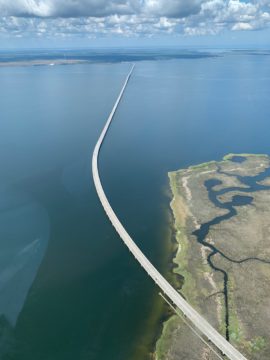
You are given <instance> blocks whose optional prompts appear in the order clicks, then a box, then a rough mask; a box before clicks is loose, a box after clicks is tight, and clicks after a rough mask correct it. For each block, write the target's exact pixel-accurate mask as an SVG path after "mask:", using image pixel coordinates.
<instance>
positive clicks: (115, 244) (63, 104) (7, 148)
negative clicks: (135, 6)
mask: <svg viewBox="0 0 270 360" xmlns="http://www.w3.org/2000/svg"><path fill="white" fill-rule="evenodd" d="M128 69H129V64H127V63H115V64H110V63H108V64H106V63H102V64H85V65H72V66H55V67H46V66H44V67H25V68H22V67H21V68H20V67H14V68H0V81H1V87H0V109H1V122H0V147H1V151H0V165H1V194H5V197H4V196H3V198H2V199H5V202H4V201H3V206H2V208H1V210H2V211H1V215H0V234H1V237H0V245H1V249H2V254H4V256H2V257H1V258H0V281H1V280H3V282H4V281H6V282H5V284H7V285H6V286H9V289H10V292H9V293H8V292H6V291H4V292H2V293H1V296H9V298H8V299H7V300H6V303H9V304H10V305H12V306H10V307H9V308H7V307H4V306H3V307H2V305H1V303H0V311H1V312H2V314H3V315H2V317H1V319H0V330H1V334H2V341H1V344H2V345H1V354H2V355H1V357H2V358H3V359H4V360H6V359H12V360H31V359H33V360H34V359H35V360H36V359H39V360H43V359H44V360H45V359H46V360H48V359H50V360H62V359H63V360H64V359H65V360H69V359H72V360H73V359H88V360H96V359H97V360H103V359H104V360H105V359H106V360H107V359H113V360H114V359H115V360H127V359H130V360H133V359H136V360H143V359H149V356H148V354H149V351H151V349H152V347H153V343H154V341H155V336H156V335H157V329H158V324H159V323H160V316H161V310H162V308H161V306H162V302H161V300H160V299H159V298H158V289H156V288H155V286H154V285H153V284H152V281H151V280H150V279H149V278H148V277H147V276H146V275H145V273H144V272H143V270H142V269H141V268H140V266H138V264H137V263H136V261H135V260H134V259H133V258H132V256H131V255H130V253H129V252H128V250H127V249H126V248H125V247H124V245H123V244H122V242H121V240H120V239H119V238H118V237H117V235H116V234H115V232H114V230H113V228H112V227H111V225H110V223H109V221H108V220H107V218H106V216H105V215H104V212H103V209H102V207H101V205H100V204H99V201H98V198H97V196H96V193H95V190H94V187H93V182H92V179H91V167H90V165H91V154H92V150H93V147H94V145H95V142H96V140H97V138H98V136H99V133H100V131H101V129H102V127H103V125H104V122H105V120H106V118H107V115H108V114H109V112H110V110H111V107H112V105H113V103H114V101H115V99H116V97H117V94H118V92H119V90H120V88H121V86H122V83H123V80H124V78H125V76H126V74H127V72H128ZM269 85H270V68H269V57H268V56H267V55H254V54H247V53H228V54H219V56H218V57H201V56H198V57H196V56H194V57H193V58H186V59H184V58H183V59H171V60H166V61H158V60H155V61H141V62H139V63H138V64H137V66H136V69H135V72H134V75H133V77H132V79H131V81H130V83H129V85H128V88H127V91H126V93H125V96H124V98H123V101H122V102H121V105H120V107H119V110H118V112H117V114H116V117H115V119H114V122H113V125H112V127H111V129H110V132H109V134H108V136H107V138H106V141H105V144H104V146H103V147H102V151H101V158H100V167H101V178H102V181H103V184H104V189H105V191H106V192H107V194H108V198H109V199H110V201H111V204H112V206H113V207H114V209H115V211H116V213H117V214H118V215H119V218H120V219H121V220H122V221H123V223H124V224H125V225H126V228H127V229H128V231H129V232H130V234H131V235H132V237H134V239H135V240H136V242H137V244H138V245H139V246H140V247H141V248H142V249H143V251H144V252H145V253H146V255H147V256H148V257H149V258H150V259H151V260H152V261H153V263H154V264H155V265H156V266H157V267H158V268H159V269H161V271H162V272H163V273H166V268H168V267H169V266H168V261H169V254H168V236H169V232H168V231H167V230H168V226H169V225H168V217H167V211H168V209H169V201H170V199H169V197H168V196H167V190H168V180H167V172H168V171H171V170H175V169H178V168H185V167H187V166H188V165H191V164H197V163H201V162H205V161H209V160H213V159H216V160H219V159H221V157H222V156H223V155H224V154H227V153H231V152H233V153H269V152H270V151H269V140H268V134H269V110H270V105H269V95H270V94H269V93H270V86H269ZM34 214H35V215H34ZM18 224H21V225H20V226H18ZM38 241H39V242H40V244H42V245H40V246H39V247H38V250H37V251H35V246H37V244H38ZM31 244H32V245H31ZM23 249H25V251H24V252H22V251H23ZM21 252H22V253H23V254H27V256H26V255H25V257H24V258H23V260H21V262H20V264H21V267H22V268H24V269H25V271H24V272H22V271H16V269H15V267H14V261H13V260H14V258H15V259H16V256H18V254H21ZM5 254H9V257H7V256H6V255H5ZM15 263H16V264H17V261H15ZM26 264H27V266H26ZM7 273H8V274H10V278H9V279H8V280H7V278H6V277H5V276H4V275H5V274H7ZM14 273H15V275H16V276H15V275H14ZM3 274H4V275H3ZM19 284H21V286H20V287H19V286H18V285H19ZM0 291H1V289H0ZM8 294H9V295H8ZM14 294H16V297H15V296H14ZM13 304H15V305H16V306H15V305H14V306H13ZM7 319H8V320H7Z"/></svg>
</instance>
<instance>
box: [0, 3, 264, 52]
mask: <svg viewBox="0 0 270 360" xmlns="http://www.w3.org/2000/svg"><path fill="white" fill-rule="evenodd" d="M91 46H93V47H99V46H100V47H108V46H112V47H113V46H138V47H140V46H142V47H143V46H147V47H150V46H180V47H181V46H183V47H189V46H190V47H208V48H267V49H269V48H270V0H0V49H7V48H32V47H34V48H35V47H37V48H41V47H44V48H46V47H52V48H57V47H68V48H80V47H91Z"/></svg>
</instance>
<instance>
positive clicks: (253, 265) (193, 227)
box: [156, 154, 270, 360]
mask: <svg viewBox="0 0 270 360" xmlns="http://www.w3.org/2000/svg"><path fill="white" fill-rule="evenodd" d="M169 179H170V187H171V191H172V195H173V199H172V202H171V208H172V212H173V215H174V227H175V240H176V242H177V251H176V256H175V258H174V260H173V262H174V268H173V271H174V273H175V274H178V275H179V276H180V277H181V279H182V286H181V289H180V290H179V291H180V292H181V294H182V295H183V296H184V297H185V298H186V299H187V301H188V302H189V303H190V304H191V305H193V306H194V308H196V309H197V310H198V311H199V312H200V313H201V314H202V315H203V316H204V317H205V318H206V319H207V320H208V321H209V322H210V323H211V324H212V325H213V326H214V327H215V328H216V329H217V330H219V331H220V332H221V333H222V334H223V335H224V337H226V338H227V340H228V341H230V342H231V343H232V344H233V345H234V346H235V347H236V348H238V349H239V350H240V351H241V352H242V353H243V354H244V355H245V356H246V357H247V358H249V359H260V360H264V359H265V360H266V359H269V356H270V336H269V334H270V186H269V184H270V158H269V156H267V155H253V154H238V155H236V154H229V155H227V156H225V157H224V158H223V160H222V161H220V162H217V161H211V162H209V163H204V164H200V165H198V166H192V167H189V168H188V169H182V170H179V171H175V172H170V173H169ZM190 333H191V330H190V329H189V328H188V326H187V325H186V324H185V323H184V321H183V320H182V319H181V318H180V317H178V316H176V315H174V316H172V317H170V319H169V320H168V321H167V322H165V323H164V327H163V332H162V335H161V338H160V339H159V341H158V343H157V349H156V358H157V359H159V360H161V359H167V360H169V359H194V360H196V359H217V356H216V355H215V354H214V353H212V352H211V351H210V350H209V348H208V347H207V346H206V345H205V344H204V343H203V342H202V341H201V340H200V339H199V338H198V337H197V336H195V335H193V336H191V334H190Z"/></svg>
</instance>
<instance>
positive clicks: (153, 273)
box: [92, 65, 247, 360]
mask: <svg viewBox="0 0 270 360" xmlns="http://www.w3.org/2000/svg"><path fill="white" fill-rule="evenodd" d="M133 69H134V65H133V66H132V68H131V70H130V72H129V74H128V76H127V78H126V80H125V83H124V85H123V87H122V90H121V92H120V94H119V96H118V98H117V100H116V103H115V105H114V107H113V109H112V111H111V113H110V115H109V118H108V120H107V122H106V124H105V126H104V128H103V130H102V132H101V135H100V137H99V139H98V142H97V144H96V146H95V149H94V152H93V157H92V172H93V179H94V184H95V187H96V191H97V194H98V196H99V199H100V201H101V204H102V206H103V208H104V210H105V212H106V214H107V216H108V217H109V219H110V221H111V223H112V225H113V226H114V228H115V229H116V231H117V232H118V234H119V236H120V237H121V238H122V240H123V241H124V243H125V245H126V246H127V247H128V249H129V250H130V251H131V252H132V254H133V255H134V257H135V258H136V260H137V261H138V262H139V263H140V264H141V266H142V267H143V268H144V270H145V271H146V272H147V273H148V275H149V276H150V277H151V278H152V279H153V280H154V281H155V283H156V284H157V285H158V286H159V288H160V289H161V290H162V292H163V293H164V294H165V295H166V296H167V298H169V299H170V300H171V301H172V303H174V304H175V305H176V307H177V308H178V309H180V310H181V311H182V312H183V314H184V315H185V316H186V317H187V318H188V319H189V320H190V321H191V322H192V323H193V325H195V327H196V328H197V329H198V330H200V332H201V333H203V334H204V335H205V336H206V337H207V338H208V340H210V341H211V342H212V343H213V344H214V345H215V346H216V347H217V348H218V349H219V350H220V351H221V352H222V353H223V354H225V355H226V356H227V357H228V358H229V359H230V360H247V359H246V358H245V357H244V356H243V355H242V354H241V353H240V352H239V351H238V350H237V349H235V348H234V347H233V346H232V345H231V344H230V343H229V342H228V341H227V340H226V339H225V338H224V337H223V336H222V335H220V334H219V333H218V332H217V331H216V330H215V329H214V328H213V326H212V325H210V324H209V323H208V322H207V321H206V320H205V319H204V318H203V317H202V316H201V315H200V314H199V313H198V312H197V311H196V310H194V309H193V307H192V306H191V305H189V304H188V303H187V302H186V301H185V300H184V298H183V297H182V296H181V295H180V294H179V292H178V291H176V290H175V289H174V288H173V287H172V286H171V285H170V284H169V283H168V281H167V280H166V279H165V278H164V277H163V276H162V275H161V274H160V273H159V271H158V270H157V269H156V268H155V267H154V266H153V265H152V263H151V262H150V261H149V260H148V259H147V257H146V256H145V255H144V254H143V252H142V251H141V250H140V249H139V248H138V246H137V245H136V244H135V242H134V241H133V240H132V238H131V237H130V236H129V234H128V233H127V231H126V230H125V228H124V226H123V225H122V224H121V222H120V220H119V219H118V217H117V216H116V214H115V212H114V211H113V209H112V207H111V205H110V203H109V201H108V199H107V197H106V195H105V192H104V190H103V187H102V184H101V181H100V177H99V171H98V155H99V151H100V147H101V145H102V143H103V141H104V138H105V136H106V133H107V131H108V129H109V126H110V124H111V122H112V119H113V117H114V114H115V112H116V110H117V107H118V105H119V103H120V101H121V98H122V96H123V94H124V91H125V89H126V86H127V84H128V82H129V80H130V77H131V75H132V72H133Z"/></svg>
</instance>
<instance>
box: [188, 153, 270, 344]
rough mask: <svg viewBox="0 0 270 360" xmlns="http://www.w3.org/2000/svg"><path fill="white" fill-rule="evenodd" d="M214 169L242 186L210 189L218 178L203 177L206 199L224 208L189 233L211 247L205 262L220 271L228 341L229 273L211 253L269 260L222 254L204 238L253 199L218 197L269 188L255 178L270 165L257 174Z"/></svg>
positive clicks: (269, 173)
mask: <svg viewBox="0 0 270 360" xmlns="http://www.w3.org/2000/svg"><path fill="white" fill-rule="evenodd" d="M245 159H246V158H245V157H240V156H237V157H233V158H232V159H231V161H234V162H243V161H245ZM217 173H219V174H224V175H227V176H233V177H235V178H237V180H238V181H240V182H241V183H242V184H243V186H245V187H241V186H235V187H234V186H232V187H227V188H223V189H220V190H214V187H215V186H217V185H221V184H222V181H220V180H218V179H215V178H213V179H209V180H206V181H205V183H204V185H205V187H206V189H207V191H208V197H209V200H210V201H211V202H212V203H213V204H214V205H215V206H216V207H218V208H220V209H226V210H228V211H227V213H226V214H224V215H221V216H217V217H215V218H214V219H212V220H210V221H208V222H206V223H203V224H202V225H201V226H200V228H199V229H198V230H195V231H194V232H193V235H195V236H196V238H197V241H198V242H199V243H200V244H201V245H204V246H206V247H207V248H209V249H210V250H211V252H210V253H209V255H208V257H207V262H208V264H209V266H210V267H211V268H212V269H213V270H214V271H218V272H220V273H222V275H223V279H224V280H223V281H224V288H223V291H222V292H223V294H224V304H225V325H226V339H227V340H228V341H229V340H230V334H229V326H230V316H229V300H228V280H229V277H228V273H227V272H226V271H225V270H224V269H221V268H219V267H217V266H216V265H214V263H213V261H212V259H213V257H214V256H215V255H217V254H219V255H220V256H222V257H223V258H225V259H226V260H228V261H230V262H232V263H236V264H241V263H244V262H246V261H260V262H263V263H268V264H270V260H265V259H260V258H258V257H249V258H244V259H240V260H236V259H232V258H230V257H229V256H227V255H226V254H224V253H223V252H222V251H221V250H219V249H218V248H217V247H215V246H214V245H213V244H210V243H209V242H207V236H208V234H209V231H210V228H211V226H213V225H217V224H220V223H222V222H223V221H226V220H229V219H231V218H232V217H233V216H236V215H237V209H236V208H237V207H238V206H244V205H251V204H252V202H253V197H252V196H248V195H234V196H232V200H231V201H228V202H221V201H220V200H219V196H221V195H225V194H227V193H230V192H236V191H238V192H242V193H247V194H251V193H254V192H257V191H262V190H270V186H268V185H262V184H259V183H258V182H260V181H263V180H265V179H266V178H268V177H270V167H269V168H266V169H265V170H263V171H262V172H260V173H259V174H257V175H255V176H241V175H235V174H230V173H227V172H223V171H222V170H221V168H220V167H218V170H217Z"/></svg>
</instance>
